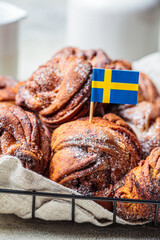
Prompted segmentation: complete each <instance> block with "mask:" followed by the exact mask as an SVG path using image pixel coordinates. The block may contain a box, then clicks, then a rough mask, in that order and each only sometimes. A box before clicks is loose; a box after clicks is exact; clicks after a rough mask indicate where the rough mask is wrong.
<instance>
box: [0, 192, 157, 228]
mask: <svg viewBox="0 0 160 240" xmlns="http://www.w3.org/2000/svg"><path fill="white" fill-rule="evenodd" d="M0 193H3V194H18V195H28V196H32V219H34V218H35V206H36V197H37V196H39V197H49V198H50V197H54V198H62V199H70V200H71V203H72V204H71V221H72V222H73V223H74V222H75V200H76V199H81V200H84V201H85V200H96V201H104V202H113V203H114V206H113V225H116V208H117V202H124V203H139V204H153V205H155V217H154V221H153V224H152V226H153V227H160V224H159V223H158V221H157V219H158V211H159V205H160V200H158V201H151V200H141V199H125V198H121V199H119V198H106V197H93V196H84V195H75V194H59V193H51V192H37V191H22V190H14V189H1V188H0Z"/></svg>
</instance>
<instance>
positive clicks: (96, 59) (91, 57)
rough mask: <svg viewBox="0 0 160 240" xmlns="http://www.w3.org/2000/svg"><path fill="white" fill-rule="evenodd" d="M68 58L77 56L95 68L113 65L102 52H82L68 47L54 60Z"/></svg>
mask: <svg viewBox="0 0 160 240" xmlns="http://www.w3.org/2000/svg"><path fill="white" fill-rule="evenodd" d="M66 56H70V57H71V56H76V57H78V58H82V59H84V60H87V61H89V62H90V63H91V64H92V66H93V67H97V68H104V67H105V65H106V64H109V63H111V59H110V58H109V57H108V56H107V54H106V53H105V52H104V51H103V50H101V49H97V50H93V49H89V50H81V49H79V48H75V47H66V48H63V49H62V50H60V51H59V52H57V53H56V54H55V55H54V56H53V58H58V59H63V58H64V57H66Z"/></svg>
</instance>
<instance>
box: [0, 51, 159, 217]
mask: <svg viewBox="0 0 160 240" xmlns="http://www.w3.org/2000/svg"><path fill="white" fill-rule="evenodd" d="M93 67H96V68H105V69H119V70H132V66H131V64H130V63H129V62H127V61H124V60H112V59H110V58H109V57H108V56H107V55H106V53H104V52H103V51H102V50H99V49H98V50H85V51H82V50H80V49H78V48H72V47H68V48H64V49H62V50H61V51H59V52H58V53H56V54H55V55H54V56H53V58H52V59H51V60H49V61H48V62H47V63H46V64H44V65H42V66H40V67H39V68H38V69H37V70H36V71H35V72H34V73H33V74H32V76H31V77H30V78H29V79H28V80H27V81H25V82H21V83H17V82H16V81H15V80H14V79H13V78H10V77H6V76H1V77H0V155H7V154H9V155H12V156H16V157H18V158H19V159H20V160H21V162H22V164H23V166H24V167H25V168H28V169H30V170H32V171H35V172H37V173H39V174H42V175H43V176H45V177H48V178H50V179H51V180H53V181H55V182H57V183H59V184H62V185H64V186H66V187H68V188H71V189H73V190H76V191H77V192H79V193H81V194H83V195H90V196H103V197H118V198H129V199H130V198H131V199H148V200H160V94H159V92H158V90H157V88H156V86H155V85H154V84H153V82H152V81H151V79H150V78H148V77H147V76H146V75H145V74H144V73H140V76H139V93H138V104H137V105H136V106H133V105H113V104H112V105H111V104H102V103H97V104H95V109H94V117H93V120H92V123H89V120H88V115H89V103H90V93H91V81H92V70H93ZM101 204H102V203H101ZM102 205H103V204H102ZM104 207H105V208H107V209H108V210H111V211H112V207H113V206H112V203H107V204H105V206H104ZM117 214H118V215H119V216H120V217H122V218H123V219H125V220H129V221H138V220H153V219H154V214H155V206H153V205H146V204H133V203H123V202H120V203H118V205H117ZM158 220H159V221H160V210H159V215H158Z"/></svg>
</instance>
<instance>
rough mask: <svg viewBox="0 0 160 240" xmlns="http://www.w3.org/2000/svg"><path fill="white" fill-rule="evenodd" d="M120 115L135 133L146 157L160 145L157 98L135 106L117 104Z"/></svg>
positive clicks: (159, 111) (159, 109) (159, 108)
mask: <svg viewBox="0 0 160 240" xmlns="http://www.w3.org/2000/svg"><path fill="white" fill-rule="evenodd" d="M117 110H118V111H117V114H118V115H120V116H121V117H122V118H123V119H124V120H125V121H126V122H127V123H128V124H130V125H131V127H132V128H133V129H134V131H135V132H136V134H137V137H138V140H139V141H140V143H141V147H142V150H143V153H144V158H146V157H147V156H148V155H149V154H150V152H151V151H152V150H153V149H154V148H155V147H159V146H160V103H159V98H157V100H156V101H155V102H154V103H152V102H146V101H143V102H140V103H138V104H137V105H136V106H130V107H129V106H128V107H126V106H125V105H119V106H118V107H117Z"/></svg>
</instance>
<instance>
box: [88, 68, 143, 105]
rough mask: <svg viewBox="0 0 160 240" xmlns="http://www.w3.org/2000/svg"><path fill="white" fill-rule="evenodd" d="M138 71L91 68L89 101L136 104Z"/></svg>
mask: <svg viewBox="0 0 160 240" xmlns="http://www.w3.org/2000/svg"><path fill="white" fill-rule="evenodd" d="M138 81H139V72H136V71H126V70H111V69H97V68H94V69H93V77H92V88H91V102H102V103H117V104H133V105H136V104H137V98H138Z"/></svg>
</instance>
